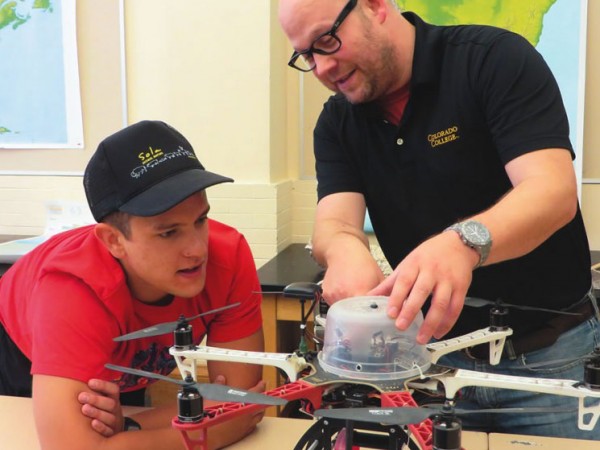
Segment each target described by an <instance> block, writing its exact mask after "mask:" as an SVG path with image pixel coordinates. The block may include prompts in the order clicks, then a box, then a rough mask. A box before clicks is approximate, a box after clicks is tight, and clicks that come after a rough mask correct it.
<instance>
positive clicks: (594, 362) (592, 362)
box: [583, 347, 600, 390]
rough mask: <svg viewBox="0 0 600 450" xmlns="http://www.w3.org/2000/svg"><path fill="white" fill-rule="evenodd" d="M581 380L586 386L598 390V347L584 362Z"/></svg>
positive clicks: (599, 381) (599, 368)
mask: <svg viewBox="0 0 600 450" xmlns="http://www.w3.org/2000/svg"><path fill="white" fill-rule="evenodd" d="M583 380H584V384H585V386H586V387H587V388H589V389H592V390H600V348H598V347H596V349H594V353H593V355H592V357H591V358H590V359H589V360H587V361H586V362H585V364H584V372H583Z"/></svg>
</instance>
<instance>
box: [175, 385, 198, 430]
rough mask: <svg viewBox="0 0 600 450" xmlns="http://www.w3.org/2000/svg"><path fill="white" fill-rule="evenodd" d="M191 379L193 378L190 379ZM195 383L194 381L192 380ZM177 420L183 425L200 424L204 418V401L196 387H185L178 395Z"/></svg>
mask: <svg viewBox="0 0 600 450" xmlns="http://www.w3.org/2000/svg"><path fill="white" fill-rule="evenodd" d="M188 378H189V379H191V378H192V377H188ZM192 381H193V380H192ZM177 411H178V413H177V418H178V419H179V421H180V422H182V423H198V422H200V421H201V420H202V417H203V416H204V401H203V399H202V396H201V395H200V393H199V392H198V390H197V389H196V388H195V387H194V386H183V387H182V389H181V390H180V391H179V393H178V394H177Z"/></svg>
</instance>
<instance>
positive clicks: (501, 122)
mask: <svg viewBox="0 0 600 450" xmlns="http://www.w3.org/2000/svg"><path fill="white" fill-rule="evenodd" d="M508 61H510V63H507V62H508ZM470 76H471V77H472V80H473V84H474V86H475V91H476V95H479V96H480V98H481V102H482V105H483V107H484V113H485V115H486V117H487V121H488V124H489V127H490V132H491V133H492V137H493V140H494V143H495V145H496V148H497V149H498V151H499V154H500V158H501V159H502V161H503V163H504V164H506V163H507V162H509V161H511V160H512V159H514V158H516V157H518V156H520V155H523V154H525V153H528V152H531V151H535V150H541V149H546V148H564V149H567V150H569V151H570V152H571V154H572V157H573V158H574V157H575V154H574V152H573V148H572V145H571V142H570V140H569V137H568V136H569V124H568V119H567V115H566V111H565V108H564V104H563V101H562V97H561V94H560V90H559V87H558V84H557V82H556V80H555V78H554V75H553V74H552V72H551V70H550V68H549V67H548V65H547V64H546V61H544V59H543V57H542V55H541V54H540V53H539V52H538V51H537V50H536V49H535V48H534V47H533V46H532V45H531V44H530V43H529V42H528V41H527V40H526V39H525V38H523V37H522V36H520V35H518V34H516V33H508V32H507V33H504V34H502V35H501V36H500V37H499V38H498V39H497V40H496V42H494V44H493V45H491V46H490V48H489V50H488V52H487V54H485V56H484V57H483V58H482V59H481V61H479V64H477V62H475V64H472V65H471V74H470Z"/></svg>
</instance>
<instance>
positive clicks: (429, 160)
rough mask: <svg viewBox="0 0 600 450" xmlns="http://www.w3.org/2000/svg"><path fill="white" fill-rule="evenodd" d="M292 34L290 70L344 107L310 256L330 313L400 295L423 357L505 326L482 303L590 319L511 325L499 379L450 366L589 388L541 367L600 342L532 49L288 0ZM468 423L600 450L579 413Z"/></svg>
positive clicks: (483, 394) (485, 403)
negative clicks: (384, 264) (382, 262)
mask: <svg viewBox="0 0 600 450" xmlns="http://www.w3.org/2000/svg"><path fill="white" fill-rule="evenodd" d="M279 19H280V22H281V25H282V27H283V30H284V32H285V33H286V34H287V36H288V38H289V40H290V42H291V44H292V46H293V47H294V49H295V50H296V51H295V52H294V54H293V55H292V58H291V60H290V62H289V65H290V66H292V67H294V68H297V69H300V70H303V71H306V72H309V71H313V73H314V74H315V76H316V77H317V78H318V79H319V80H320V81H321V82H322V83H323V84H324V85H325V86H326V87H328V88H330V89H331V90H333V91H335V92H336V95H335V96H333V97H331V98H330V99H329V100H328V101H327V103H326V104H325V106H324V108H323V111H322V113H321V115H320V117H319V119H318V122H317V125H316V128H315V131H314V145H315V156H316V168H317V180H318V199H319V202H318V206H317V212H316V219H315V228H314V234H313V241H312V243H313V254H314V255H315V257H316V258H317V260H318V261H319V262H320V263H321V264H323V265H324V266H326V267H327V272H326V275H325V279H324V281H323V290H324V296H325V298H327V299H328V300H329V301H330V302H334V301H336V300H339V299H342V298H345V297H349V296H354V295H362V294H371V295H389V296H390V300H389V311H388V314H389V315H390V316H391V317H392V318H394V319H395V321H396V326H397V327H398V328H399V329H401V330H403V329H406V328H407V327H408V325H409V324H410V323H411V322H412V320H413V319H414V317H415V315H416V314H417V313H418V311H419V310H421V309H422V308H423V310H424V312H426V316H425V321H424V324H423V326H422V327H421V329H420V332H419V335H418V337H417V339H418V341H419V342H420V343H426V342H428V341H429V340H430V339H431V338H432V337H434V338H442V337H452V336H456V335H459V334H463V333H466V332H469V331H473V330H476V329H479V328H483V327H486V326H488V325H489V315H488V310H487V309H485V308H471V307H464V308H463V306H464V301H465V300H464V299H465V296H467V295H468V296H471V297H480V298H484V299H489V300H498V299H501V300H503V301H505V302H507V303H513V304H520V305H526V306H532V307H543V308H547V309H553V310H570V311H576V312H578V313H579V315H576V316H567V315H561V314H555V313H551V312H540V311H528V312H525V311H518V310H514V309H513V310H511V312H510V318H509V325H510V327H511V328H513V330H514V335H513V337H512V339H511V340H510V342H508V343H507V346H506V349H505V350H506V351H505V354H504V356H503V360H502V362H501V363H500V364H499V365H497V366H491V365H489V364H487V357H486V354H485V352H484V351H482V349H481V348H478V347H475V348H472V349H470V350H469V351H468V352H459V353H455V354H452V355H450V356H449V357H447V358H446V359H445V360H444V361H442V363H446V364H449V365H452V366H455V367H464V368H471V369H475V370H483V371H489V372H496V373H503V374H515V375H521V376H542V377H551V378H566V379H576V380H581V379H583V363H582V362H580V363H577V364H570V365H567V366H566V367H556V365H553V366H551V367H548V368H544V369H539V368H538V369H535V370H534V369H532V368H530V367H528V365H530V364H532V363H538V362H540V361H546V360H557V359H560V358H565V357H576V356H581V355H585V354H587V353H589V352H591V351H592V350H593V349H594V345H595V343H597V342H600V325H599V323H598V317H597V316H598V309H597V305H596V300H595V299H594V298H593V296H592V295H591V294H590V286H591V274H590V254H589V247H588V241H587V236H586V232H585V228H584V225H583V220H582V216H581V212H580V209H579V205H578V199H577V183H576V176H575V173H574V170H573V164H572V158H574V152H573V149H572V146H571V143H570V141H569V125H568V122H567V117H566V114H565V111H564V107H563V103H562V99H561V95H560V92H559V89H558V86H557V84H556V81H555V79H554V77H553V75H552V73H551V72H550V70H549V69H548V67H547V65H546V63H545V62H544V60H543V58H542V57H541V56H540V55H539V54H538V53H537V51H536V50H535V49H534V48H533V47H532V46H531V45H530V44H529V43H528V42H527V41H526V40H525V39H524V38H522V37H521V36H519V35H517V34H514V33H511V32H508V31H506V30H501V29H498V28H493V27H484V26H455V27H441V26H433V25H430V24H426V23H424V22H423V21H422V20H421V19H420V18H419V17H418V16H416V15H415V14H412V13H408V12H406V13H400V11H398V9H397V8H396V7H395V5H394V3H393V1H392V0H350V1H347V0H330V1H321V0H281V2H280V11H279ZM366 208H368V210H369V215H370V218H371V221H372V224H373V228H374V230H375V234H376V236H377V239H378V241H379V243H380V245H381V247H382V250H383V252H384V253H385V256H386V258H387V259H388V261H389V262H390V265H391V266H392V267H394V268H395V270H394V272H393V274H392V275H390V276H389V277H387V278H386V279H384V276H383V274H382V272H381V270H380V269H379V267H378V265H377V264H376V262H375V261H374V260H373V258H372V257H371V255H370V252H369V248H368V240H367V238H366V236H365V234H364V233H363V222H364V216H365V211H366ZM428 298H430V300H428ZM462 399H463V400H464V402H461V404H460V406H461V407H462V406H464V407H473V408H485V407H503V406H506V407H508V406H552V405H566V404H569V405H573V408H574V409H576V407H577V401H576V400H575V399H566V398H565V397H558V396H552V395H538V394H532V393H529V392H516V391H509V390H496V389H487V388H486V389H482V388H477V389H465V390H464V391H463V392H462ZM469 402H471V403H469ZM488 419H489V420H488ZM463 421H464V423H465V425H466V426H467V427H469V426H470V427H478V428H481V429H485V430H487V431H504V432H511V433H523V434H539V435H558V436H563V437H577V438H582V439H600V425H599V426H597V427H596V429H595V431H593V432H589V431H581V430H578V429H577V426H576V424H577V413H576V412H574V413H572V414H571V413H569V414H547V415H539V414H538V415H533V414H527V415H526V414H521V415H508V414H507V415H500V416H492V417H487V416H485V415H483V414H482V415H481V416H478V417H477V418H475V419H474V418H473V416H469V417H468V418H464V419H463Z"/></svg>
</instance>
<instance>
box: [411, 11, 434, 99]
mask: <svg viewBox="0 0 600 450" xmlns="http://www.w3.org/2000/svg"><path fill="white" fill-rule="evenodd" d="M402 15H403V16H404V18H405V19H406V20H408V21H409V22H410V23H411V24H413V25H414V27H415V50H414V56H413V67H412V78H411V88H414V87H416V86H419V85H421V84H423V85H425V84H438V81H439V77H440V70H441V61H440V59H441V55H442V50H441V45H442V41H441V39H440V38H441V36H442V31H441V30H442V29H441V28H440V27H437V26H435V25H431V24H428V23H425V22H424V21H423V20H422V19H421V18H420V17H419V16H417V15H416V14H415V13H413V12H404V13H402Z"/></svg>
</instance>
